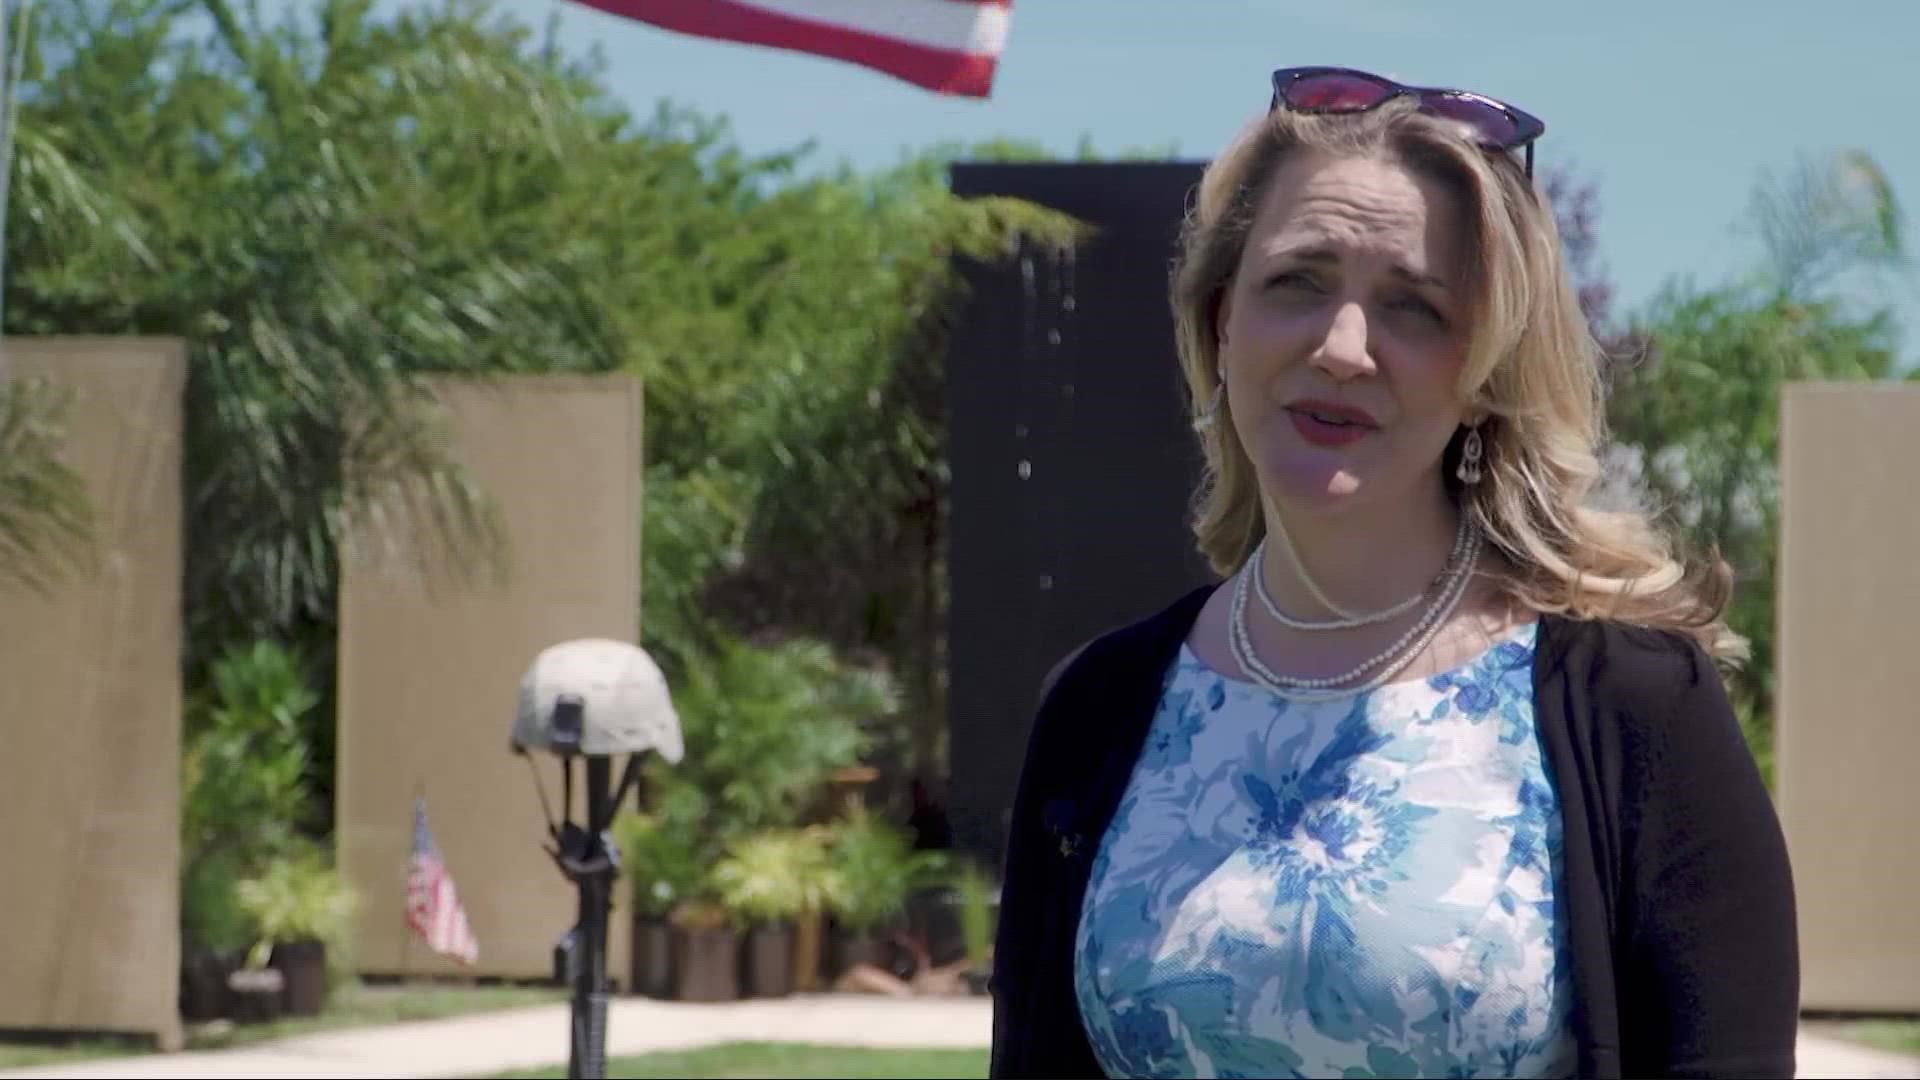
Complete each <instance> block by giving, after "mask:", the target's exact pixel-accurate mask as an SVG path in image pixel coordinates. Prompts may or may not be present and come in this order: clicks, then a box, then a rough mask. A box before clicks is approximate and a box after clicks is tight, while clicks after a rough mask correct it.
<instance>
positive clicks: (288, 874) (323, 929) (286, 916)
mask: <svg viewBox="0 0 1920 1080" xmlns="http://www.w3.org/2000/svg"><path fill="white" fill-rule="evenodd" d="M234 897H235V900H236V901H237V902H238V905H239V907H240V910H241V911H242V912H243V913H244V914H245V915H246V917H247V919H248V921H249V922H250V923H251V924H252V925H253V927H254V935H255V941H254V944H253V947H252V948H251V949H249V950H248V952H247V961H246V970H248V971H252V972H258V971H262V970H265V969H267V968H268V967H271V968H273V969H274V970H277V971H278V972H279V973H280V975H281V977H282V979H283V981H284V986H285V1001H284V1008H285V1012H286V1013H287V1014H288V1015H291V1016H317V1015H319V1013H320V1010H321V1009H322V1008H324V1007H325V1005H326V1002H327V989H328V982H329V979H328V961H329V960H330V959H331V960H333V961H335V962H336V963H338V962H339V961H341V960H342V958H343V957H344V954H345V952H346V949H347V943H348V941H349V939H350V935H351V934H352V932H353V916H354V910H355V908H356V906H357V904H356V902H355V897H354V894H353V892H352V890H350V889H349V888H348V887H347V885H346V883H345V882H344V881H342V880H341V879H340V875H339V874H338V873H336V872H335V871H334V869H333V867H332V866H330V865H328V864H327V862H326V860H324V859H323V858H321V857H320V856H319V855H318V854H317V853H314V852H304V853H300V854H296V855H291V856H286V857H282V858H277V859H273V860H270V861H269V862H268V863H267V864H266V866H265V867H264V868H263V869H262V870H261V872H259V873H258V874H255V875H253V876H251V877H248V878H244V879H242V880H241V881H240V882H238V883H237V884H236V885H235V887H234ZM260 981H261V980H258V979H252V978H250V979H247V980H243V982H246V983H248V984H252V983H255V982H260Z"/></svg>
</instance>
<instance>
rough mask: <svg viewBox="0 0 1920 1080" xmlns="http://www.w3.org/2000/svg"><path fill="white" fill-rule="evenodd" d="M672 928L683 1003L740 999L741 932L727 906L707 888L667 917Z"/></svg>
mask: <svg viewBox="0 0 1920 1080" xmlns="http://www.w3.org/2000/svg"><path fill="white" fill-rule="evenodd" d="M667 923H668V925H669V926H670V927H671V928H672V942H673V961H672V963H673V976H674V994H673V996H674V997H675V998H676V999H677V1000H680V1001H733V1000H736V999H738V998H739V997H740V932H739V927H738V926H737V925H736V924H735V922H734V916H733V914H732V913H731V912H730V911H728V910H727V908H726V905H724V904H722V903H720V902H719V900H718V899H717V898H716V897H715V896H714V895H713V894H712V893H711V891H710V890H709V889H707V888H705V887H703V888H701V889H700V890H699V891H698V892H696V894H695V895H693V896H690V897H688V898H686V899H683V900H681V901H680V902H679V903H677V904H675V905H674V906H673V910H672V911H671V912H669V913H668V915H667Z"/></svg>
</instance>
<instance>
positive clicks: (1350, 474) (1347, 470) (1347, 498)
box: [1261, 450, 1366, 509]
mask: <svg viewBox="0 0 1920 1080" xmlns="http://www.w3.org/2000/svg"><path fill="white" fill-rule="evenodd" d="M1261 471H1262V473H1263V474H1264V475H1263V476H1262V477H1261V480H1262V481H1263V485H1262V486H1264V487H1265V488H1266V489H1267V491H1268V493H1269V494H1270V495H1272V496H1273V497H1274V498H1276V499H1279V500H1281V501H1283V502H1288V503H1297V504H1302V505H1313V506H1320V507H1324V508H1326V509H1336V508H1338V507H1340V506H1342V505H1345V504H1347V503H1349V502H1351V501H1352V500H1354V499H1356V498H1358V497H1359V496H1360V495H1361V494H1362V493H1363V492H1364V491H1365V490H1366V483H1365V480H1364V478H1363V477H1362V476H1361V475H1360V473H1359V472H1357V471H1356V470H1355V469H1354V468H1353V465H1352V463H1351V462H1348V461H1344V460H1340V459H1339V457H1338V456H1337V455H1333V454H1326V453H1319V452H1314V451H1307V452H1304V453H1303V452H1301V451H1299V450H1294V451H1291V452H1287V453H1280V454H1273V455H1270V456H1269V457H1268V459H1267V462H1266V468H1265V469H1263V470H1261Z"/></svg>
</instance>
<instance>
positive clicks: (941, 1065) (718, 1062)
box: [487, 1043, 987, 1080]
mask: <svg viewBox="0 0 1920 1080" xmlns="http://www.w3.org/2000/svg"><path fill="white" fill-rule="evenodd" d="M566 1075H567V1069H566V1066H564V1065H556V1066H554V1067H553V1068H551V1069H535V1070H532V1071H528V1072H511V1073H501V1074H499V1076H498V1077H488V1078H487V1080H544V1078H546V1077H564V1076H566ZM607 1075H608V1076H609V1077H620V1078H622V1080H625V1078H629V1077H632V1078H639V1077H655V1076H659V1077H669V1076H672V1077H688V1078H694V1080H722V1078H726V1077H766V1078H769V1080H776V1078H781V1077H820V1078H821V1080H842V1078H845V1080H854V1078H861V1080H865V1078H868V1077H872V1078H876V1080H877V1078H880V1077H893V1078H896V1080H931V1078H934V1077H956V1078H960V1077H983V1076H985V1075H987V1051H986V1050H984V1049H981V1050H870V1049H867V1048H865V1047H845V1046H807V1045H799V1044H794V1043H727V1044H725V1045H722V1046H709V1047H705V1048H703V1049H700V1050H678V1051H670V1052H664V1053H658V1054H643V1055H641V1056H639V1057H628V1058H615V1059H613V1060H611V1061H609V1062H607Z"/></svg>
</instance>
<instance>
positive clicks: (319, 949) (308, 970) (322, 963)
mask: <svg viewBox="0 0 1920 1080" xmlns="http://www.w3.org/2000/svg"><path fill="white" fill-rule="evenodd" d="M268 964H269V965H270V966H271V967H272V968H273V969H274V970H275V971H278V972H279V973H280V975H281V977H282V978H283V979H284V980H285V982H286V996H285V1001H284V1007H285V1009H286V1014H287V1015H288V1016H319V1015H320V1012H321V1010H322V1009H325V1008H326V1006H327V947H326V945H325V944H323V943H322V942H318V941H289V942H284V943H281V944H277V945H275V946H274V947H273V958H272V959H271V960H269V961H268Z"/></svg>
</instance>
